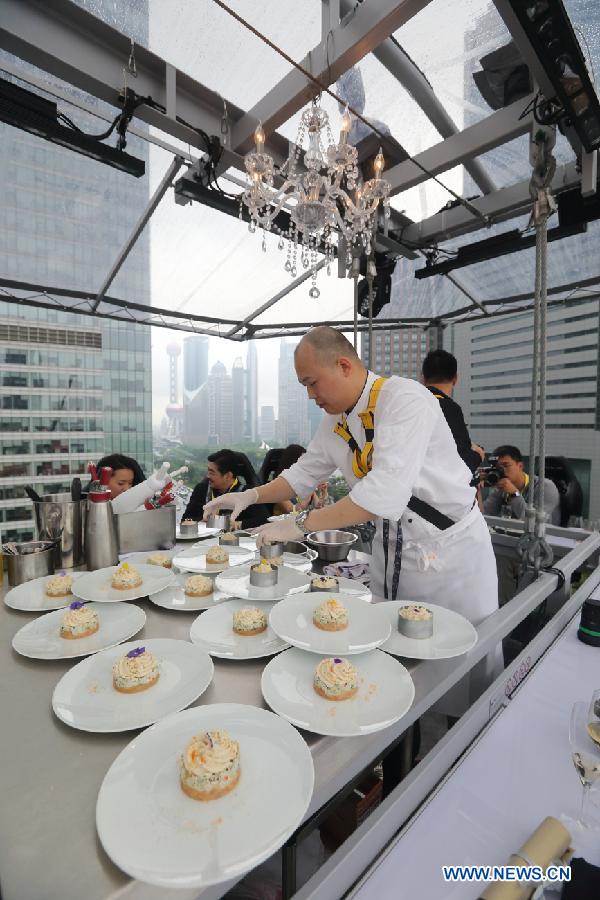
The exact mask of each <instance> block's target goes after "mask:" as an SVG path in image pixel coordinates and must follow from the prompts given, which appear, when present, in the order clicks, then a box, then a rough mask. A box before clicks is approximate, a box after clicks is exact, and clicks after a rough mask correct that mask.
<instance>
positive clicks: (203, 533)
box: [175, 522, 222, 541]
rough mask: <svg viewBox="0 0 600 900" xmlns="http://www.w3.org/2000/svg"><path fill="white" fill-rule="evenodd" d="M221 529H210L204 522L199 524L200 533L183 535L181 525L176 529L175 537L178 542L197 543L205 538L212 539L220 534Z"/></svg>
mask: <svg viewBox="0 0 600 900" xmlns="http://www.w3.org/2000/svg"><path fill="white" fill-rule="evenodd" d="M221 531H222V529H221V528H209V527H208V526H207V525H205V524H204V522H198V531H197V533H196V534H182V533H181V531H180V530H179V525H178V526H177V527H176V529H175V537H176V538H177V540H178V541H197V540H200V538H203V537H205V538H206V537H211V536H212V535H213V534H220V532H221Z"/></svg>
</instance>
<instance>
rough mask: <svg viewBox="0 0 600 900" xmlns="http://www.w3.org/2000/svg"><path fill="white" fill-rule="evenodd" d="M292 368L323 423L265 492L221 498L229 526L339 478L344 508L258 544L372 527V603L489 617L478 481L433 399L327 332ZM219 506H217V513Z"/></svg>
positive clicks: (281, 525) (273, 530)
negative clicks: (378, 371) (379, 370)
mask: <svg viewBox="0 0 600 900" xmlns="http://www.w3.org/2000/svg"><path fill="white" fill-rule="evenodd" d="M295 364H296V373H297V375H298V380H299V381H300V383H301V384H303V385H305V386H306V389H307V391H308V396H309V398H310V399H312V400H314V401H315V402H316V403H317V405H318V406H319V407H320V408H321V409H323V410H324V411H325V413H326V415H325V416H324V417H323V419H322V421H321V424H320V425H319V428H318V431H317V433H316V435H315V437H314V439H313V440H312V441H311V443H310V445H309V447H308V450H307V452H306V453H305V454H304V455H303V456H302V457H301V458H300V459H299V460H298V462H297V463H295V464H294V465H293V466H291V468H289V469H287V470H286V471H285V472H283V473H282V474H281V475H280V476H279V477H278V478H276V479H275V480H274V481H272V482H270V483H269V484H266V485H261V486H259V487H257V488H253V489H252V490H250V491H243V492H241V493H238V494H235V495H233V494H232V495H231V496H230V497H227V498H226V500H227V504H228V505H229V507H230V508H231V509H232V510H233V514H232V517H233V518H236V519H237V518H239V515H240V512H241V511H242V510H243V509H245V508H246V506H248V505H250V504H252V503H276V502H281V501H282V500H289V499H291V498H292V497H294V496H295V495H298V496H301V497H303V496H306V495H307V494H309V493H310V492H311V491H312V490H314V488H315V487H316V485H317V484H318V483H319V482H321V481H323V480H325V479H326V478H327V477H328V476H329V475H331V474H332V473H333V472H334V471H335V470H336V469H340V470H341V471H342V473H343V474H344V476H345V478H346V480H347V481H348V483H349V485H350V487H351V490H350V493H349V495H348V496H347V497H344V498H343V499H342V500H339V501H338V502H337V503H334V504H333V505H331V506H328V507H326V508H324V509H316V510H312V511H310V512H302V513H300V514H299V515H297V516H290V517H288V518H287V519H284V520H282V521H279V522H275V523H272V524H270V525H264V526H262V528H261V529H260V530H259V533H258V542H259V543H262V542H264V541H267V540H276V539H281V540H301V539H302V538H303V537H304V535H305V534H306V533H307V532H309V531H317V530H323V529H331V528H342V527H344V526H351V525H356V524H358V523H360V522H367V521H372V520H375V522H376V524H377V535H376V537H375V540H374V544H373V561H372V563H371V589H372V590H373V593H374V594H377V595H380V596H382V597H385V598H386V599H390V600H395V599H396V598H397V597H398V599H402V600H411V601H414V602H421V601H422V602H429V603H438V604H440V605H442V606H446V607H448V608H450V609H454V610H456V611H457V612H459V613H461V614H462V615H464V616H465V617H466V618H467V619H469V620H470V621H471V622H473V624H477V623H479V622H481V621H482V620H483V619H484V618H486V617H487V616H488V615H490V613H493V612H494V611H495V610H496V609H497V608H498V593H497V579H496V565H495V559H494V553H493V550H492V544H491V540H490V536H489V531H488V528H487V526H486V524H485V521H484V519H483V516H482V515H481V512H480V510H479V508H478V506H477V504H476V503H475V489H474V488H472V487H470V485H469V482H470V480H471V472H470V471H469V469H468V467H467V466H466V465H465V463H464V462H463V461H462V460H461V458H460V457H459V455H458V452H457V450H456V444H455V442H454V439H453V437H452V433H451V431H450V428H449V427H448V424H447V422H446V419H445V418H444V415H443V413H442V411H441V410H440V406H439V403H438V402H437V400H436V399H435V397H433V396H432V394H431V393H430V392H429V391H428V390H427V389H426V388H424V387H423V386H422V385H420V384H418V383H417V382H416V381H412V380H409V379H406V378H399V377H397V376H393V377H391V378H388V379H378V377H377V376H376V375H375V374H374V373H373V372H369V371H368V370H367V369H366V368H365V367H364V366H363V364H362V362H361V360H360V359H359V357H358V355H357V354H356V352H355V350H354V348H353V347H352V345H351V344H350V342H349V341H348V340H347V339H346V338H345V337H344V335H343V334H341V333H340V332H338V331H336V330H335V329H334V328H329V327H328V326H319V327H317V328H314V329H312V330H311V331H310V332H308V334H306V335H305V336H304V338H303V339H302V340H301V341H300V343H299V344H298V346H297V348H296V354H295ZM374 385H375V388H374ZM370 401H371V406H372V408H371V413H372V419H373V422H370V421H369V413H368V412H367V408H368V407H369V402H370ZM373 401H374V402H373ZM361 413H362V414H363V416H362V418H361ZM365 423H366V425H367V428H365ZM370 424H373V426H374V427H373V429H372V430H370V428H369V427H368V426H369V425H370ZM348 435H349V437H348ZM369 438H370V439H371V440H370V441H369ZM353 448H354V449H353ZM224 499H225V498H224V497H223V498H219V500H218V501H214V503H213V505H215V506H216V505H217V504H218V505H219V506H220V507H221V508H222V507H223V505H224V504H223V500H224ZM210 507H211V504H208V505H207V507H205V512H206V510H207V509H208V512H210ZM399 524H400V525H401V527H400V528H399V527H398V525H399Z"/></svg>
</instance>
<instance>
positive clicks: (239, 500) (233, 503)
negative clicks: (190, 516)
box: [203, 488, 258, 521]
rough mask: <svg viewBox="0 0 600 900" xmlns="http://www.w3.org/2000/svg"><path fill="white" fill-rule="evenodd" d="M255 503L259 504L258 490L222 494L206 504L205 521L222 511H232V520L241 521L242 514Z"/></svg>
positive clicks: (251, 489)
mask: <svg viewBox="0 0 600 900" xmlns="http://www.w3.org/2000/svg"><path fill="white" fill-rule="evenodd" d="M254 503H258V491H257V490H256V488H250V490H248V491H239V492H238V493H232V494H221V496H220V497H215V499H214V500H209V501H208V503H205V504H204V515H203V519H204V520H205V521H206V519H207V518H208V517H209V516H211V515H212V516H216V515H217V513H218V512H219V510H220V509H230V510H231V518H232V519H239V518H240V513H241V512H243V510H245V509H247V508H248V507H249V506H252V505H253V504H254Z"/></svg>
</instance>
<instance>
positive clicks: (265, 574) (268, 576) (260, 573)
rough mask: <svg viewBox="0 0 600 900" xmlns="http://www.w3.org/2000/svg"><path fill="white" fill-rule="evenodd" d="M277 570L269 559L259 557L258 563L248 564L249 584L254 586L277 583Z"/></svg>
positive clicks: (267, 585) (266, 585)
mask: <svg viewBox="0 0 600 900" xmlns="http://www.w3.org/2000/svg"><path fill="white" fill-rule="evenodd" d="M278 575H279V570H278V568H277V566H272V565H271V561H267V560H266V559H261V561H260V562H259V563H256V564H255V565H253V566H250V584H252V585H254V586H255V587H270V586H271V585H274V584H277V578H278Z"/></svg>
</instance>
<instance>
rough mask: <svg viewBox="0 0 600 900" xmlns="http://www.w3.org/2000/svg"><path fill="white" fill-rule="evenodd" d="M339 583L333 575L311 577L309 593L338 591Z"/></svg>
mask: <svg viewBox="0 0 600 900" xmlns="http://www.w3.org/2000/svg"><path fill="white" fill-rule="evenodd" d="M339 584H340V583H339V581H338V580H337V578H334V577H333V575H313V577H312V578H311V580H310V589H311V591H339Z"/></svg>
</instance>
